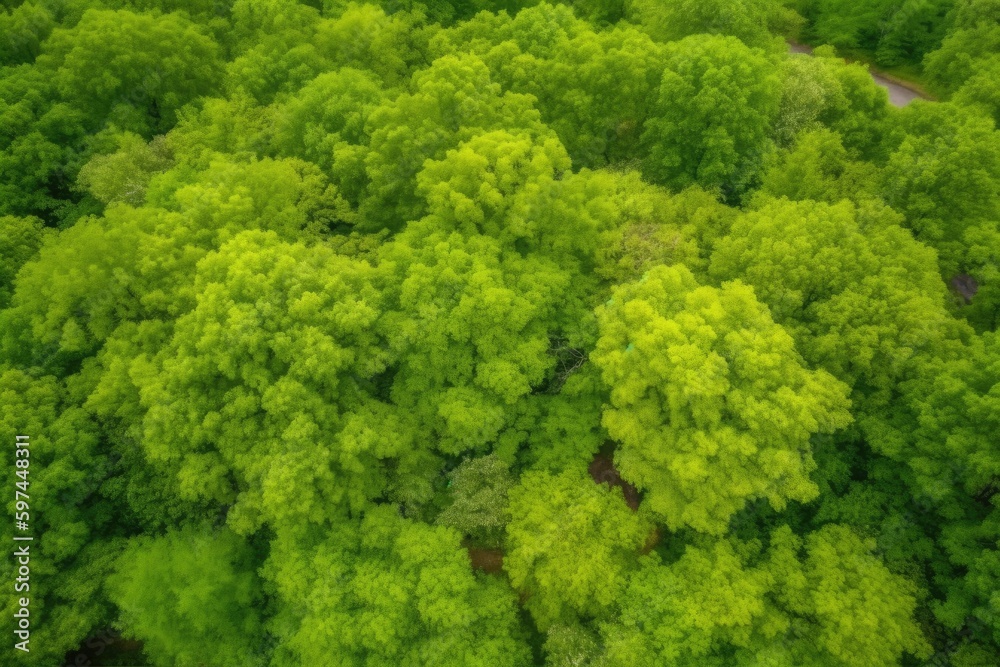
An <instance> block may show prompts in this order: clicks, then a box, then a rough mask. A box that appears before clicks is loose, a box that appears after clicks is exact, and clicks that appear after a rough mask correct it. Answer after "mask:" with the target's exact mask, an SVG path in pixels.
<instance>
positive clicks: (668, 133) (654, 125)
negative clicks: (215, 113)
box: [643, 35, 781, 198]
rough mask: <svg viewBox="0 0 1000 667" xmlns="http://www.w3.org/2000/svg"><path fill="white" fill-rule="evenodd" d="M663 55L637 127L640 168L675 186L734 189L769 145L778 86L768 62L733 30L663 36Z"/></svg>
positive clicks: (730, 192)
mask: <svg viewBox="0 0 1000 667" xmlns="http://www.w3.org/2000/svg"><path fill="white" fill-rule="evenodd" d="M665 60H666V68H665V69H664V72H663V78H662V83H661V84H660V93H659V99H658V101H657V107H656V110H655V111H654V112H653V117H652V118H650V120H649V121H647V123H646V131H645V133H644V134H643V141H644V142H645V144H646V145H647V146H648V147H649V158H648V160H647V162H646V166H645V173H646V174H648V176H649V177H650V178H652V179H654V180H656V181H658V182H661V183H665V184H667V185H669V186H670V187H672V188H675V189H680V188H683V187H686V186H688V185H691V184H693V183H697V184H699V185H701V186H703V187H706V188H720V189H721V190H722V192H723V193H724V194H725V195H726V196H727V197H730V198H733V197H736V196H738V195H739V194H740V193H742V192H743V191H744V190H745V189H746V188H747V187H749V186H750V185H751V183H752V182H753V179H754V177H755V175H756V173H757V171H758V170H759V168H760V164H761V162H762V160H763V159H764V156H765V155H766V154H767V153H768V151H769V150H770V145H771V144H770V142H771V140H770V133H771V124H772V122H773V120H774V117H775V115H776V114H777V111H778V103H779V100H780V94H781V90H780V81H779V79H778V76H777V72H776V69H775V67H774V65H773V64H772V63H771V62H770V61H769V60H768V58H767V57H766V55H765V54H764V52H762V51H760V50H755V49H751V48H749V47H747V46H745V45H744V44H743V43H742V42H740V41H739V40H738V39H736V38H734V37H718V36H707V35H697V36H692V37H686V38H684V39H682V40H681V41H679V42H673V43H671V44H668V45H667V46H666V47H665Z"/></svg>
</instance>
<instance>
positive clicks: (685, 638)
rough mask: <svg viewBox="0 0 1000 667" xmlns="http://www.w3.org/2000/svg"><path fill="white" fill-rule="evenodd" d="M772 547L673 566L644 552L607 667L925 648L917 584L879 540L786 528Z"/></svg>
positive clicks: (879, 656)
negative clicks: (893, 569) (885, 554)
mask: <svg viewBox="0 0 1000 667" xmlns="http://www.w3.org/2000/svg"><path fill="white" fill-rule="evenodd" d="M770 542H771V546H770V548H769V549H768V551H767V553H766V554H763V555H762V556H763V558H761V557H760V556H756V557H755V554H756V552H758V551H759V549H760V547H759V545H755V544H741V543H738V542H735V543H734V542H730V541H726V540H722V541H718V542H715V543H708V544H706V545H705V546H700V547H699V546H688V547H687V548H686V550H685V552H684V554H683V555H682V556H681V558H680V559H679V560H678V561H677V562H675V563H672V564H669V565H661V564H660V563H659V562H658V559H657V558H655V557H653V558H649V559H646V560H645V561H644V563H643V567H642V569H641V570H640V571H639V572H638V573H637V574H636V575H635V576H634V577H633V579H632V582H631V583H630V586H629V591H628V594H627V596H626V597H625V600H626V604H625V608H624V610H623V612H622V616H621V619H620V621H619V622H617V623H609V624H606V625H605V626H604V628H603V632H604V634H605V641H606V642H607V647H608V648H607V651H608V664H615V665H643V664H655V663H665V664H667V663H668V664H676V665H732V664H737V665H771V664H795V665H816V666H817V667H818V666H819V665H844V666H847V665H856V666H858V667H861V666H862V665H895V664H899V659H900V656H901V654H902V653H904V652H906V653H911V654H914V655H916V656H918V657H926V656H927V655H928V647H927V645H926V643H925V642H924V640H923V638H922V636H921V634H920V629H919V627H918V626H917V625H916V624H915V623H914V622H913V621H912V620H911V619H910V614H911V613H912V611H913V609H914V607H915V604H916V600H915V596H914V591H913V589H912V586H911V585H910V584H909V582H907V581H906V580H905V579H902V578H901V577H898V576H896V575H893V574H891V573H890V572H889V571H888V570H886V569H885V567H884V566H883V565H882V564H881V563H879V561H878V560H877V559H876V558H874V557H873V556H872V555H871V553H870V551H871V546H872V545H871V544H866V543H865V542H863V541H862V540H860V539H859V538H858V537H857V536H856V535H855V534H854V533H852V532H851V531H850V530H849V529H848V528H845V527H843V526H837V525H830V526H827V527H825V528H823V529H821V530H819V531H817V532H815V533H811V534H810V535H808V536H807V537H806V539H805V540H802V539H801V538H798V537H796V536H795V535H794V534H793V533H792V532H791V530H789V529H788V528H787V527H782V528H778V529H777V530H775V531H774V532H773V533H772V534H771V536H770ZM803 551H804V554H803ZM757 559H759V561H760V562H759V564H758V565H755V566H751V565H750V562H752V561H753V560H757ZM720 646H722V647H725V649H724V650H723V651H720V650H719V647H720ZM723 656H726V657H723Z"/></svg>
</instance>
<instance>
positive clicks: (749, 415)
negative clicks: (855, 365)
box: [594, 267, 850, 534]
mask: <svg viewBox="0 0 1000 667" xmlns="http://www.w3.org/2000/svg"><path fill="white" fill-rule="evenodd" d="M598 320H599V322H600V326H601V338H600V340H598V342H597V349H596V350H595V352H594V361H595V363H597V365H598V366H599V367H600V368H601V370H602V372H603V375H604V380H605V382H606V383H607V384H608V385H609V386H610V387H611V401H610V405H609V406H608V407H607V408H606V409H605V411H604V426H605V427H606V428H607V429H608V433H610V434H611V437H612V438H614V439H615V440H617V441H619V442H621V443H622V447H621V449H620V450H619V451H618V452H617V453H616V456H615V458H616V460H617V462H618V464H619V465H620V466H621V470H622V474H623V475H624V477H625V478H626V479H628V480H629V481H631V482H632V483H634V484H635V485H636V486H637V487H639V488H640V489H645V490H647V491H648V492H649V496H648V499H647V502H648V503H649V506H650V508H651V509H652V510H653V511H654V512H656V513H657V515H659V516H660V517H662V518H663V519H664V520H665V521H666V523H667V525H668V526H670V527H671V528H672V529H675V530H676V529H678V528H680V527H682V526H691V527H692V528H695V529H696V530H700V531H706V532H710V533H714V534H720V533H723V532H724V531H725V529H726V525H727V523H728V521H729V518H730V517H731V516H732V514H733V513H734V512H737V511H739V510H740V509H742V508H743V506H744V504H745V503H746V502H747V501H748V500H750V499H753V498H758V497H764V498H767V499H768V501H769V502H770V503H771V505H772V506H773V507H774V508H775V509H778V510H780V509H783V508H784V507H785V505H786V504H787V502H788V501H789V500H798V501H802V502H804V501H808V500H812V499H813V498H815V497H816V494H817V489H816V487H815V486H814V485H813V483H812V482H811V481H810V480H809V477H808V475H809V473H810V472H811V471H812V469H813V468H814V467H815V464H814V462H813V460H812V456H811V454H810V450H809V437H810V436H811V435H812V434H813V433H824V432H826V433H828V432H831V431H833V430H835V429H837V428H840V427H843V426H845V425H846V424H847V423H848V422H849V421H850V415H849V413H848V412H847V406H848V403H847V400H846V397H845V393H846V388H845V387H844V386H843V385H842V384H841V383H839V382H837V381H836V380H835V379H834V378H833V377H831V376H830V375H829V374H827V373H825V372H822V371H818V372H817V371H810V370H808V369H807V368H805V367H804V366H803V364H802V362H801V359H800V358H799V356H798V354H797V353H796V352H795V348H794V345H793V343H792V339H791V337H790V336H789V335H788V334H787V333H786V332H785V331H784V330H783V329H782V328H781V327H780V326H779V325H777V324H775V323H774V322H773V321H772V320H771V316H770V314H769V313H768V311H767V308H766V307H765V306H763V305H762V304H760V303H759V302H758V301H757V299H756V298H755V297H754V294H753V290H752V289H750V288H749V287H747V286H746V285H743V284H741V283H738V282H732V283H727V284H724V285H723V287H722V288H721V289H716V288H714V287H701V286H699V285H698V283H697V282H696V281H695V279H694V277H693V276H692V275H691V273H690V271H688V270H687V269H686V268H684V267H670V268H666V267H656V268H654V269H652V270H650V271H649V272H648V273H647V274H646V275H645V276H644V277H643V278H642V279H641V280H639V281H638V282H635V283H630V284H627V285H623V286H621V287H619V288H618V289H616V290H615V291H614V292H613V293H612V297H611V299H610V300H609V301H608V303H607V304H605V305H604V306H603V307H601V308H600V309H599V310H598Z"/></svg>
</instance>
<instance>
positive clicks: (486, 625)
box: [263, 505, 530, 667]
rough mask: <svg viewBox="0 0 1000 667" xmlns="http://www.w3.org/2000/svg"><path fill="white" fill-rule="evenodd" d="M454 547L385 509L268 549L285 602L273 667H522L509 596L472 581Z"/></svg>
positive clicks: (525, 654)
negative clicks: (335, 666) (336, 665)
mask: <svg viewBox="0 0 1000 667" xmlns="http://www.w3.org/2000/svg"><path fill="white" fill-rule="evenodd" d="M459 539H460V537H459V535H458V533H457V532H455V531H454V530H453V529H451V528H446V527H444V526H428V525H426V524H424V523H422V522H415V521H411V520H407V519H404V518H402V517H400V516H399V513H398V511H397V509H396V508H395V507H392V506H388V505H387V506H382V507H378V508H375V509H372V510H371V511H369V512H367V513H366V514H365V516H364V517H363V518H362V519H361V521H360V522H350V521H341V522H337V523H335V524H334V525H333V526H332V530H331V531H329V532H327V533H326V534H324V535H322V536H321V537H320V538H319V539H318V540H317V541H315V543H310V542H309V541H306V540H280V539H279V540H277V541H276V542H274V544H273V549H272V552H271V556H270V558H269V560H268V562H267V564H266V565H265V568H264V570H263V572H264V575H265V576H266V577H267V578H268V580H269V581H271V582H272V584H273V587H274V591H275V593H276V595H277V596H278V598H279V599H280V600H281V601H282V605H281V608H280V611H279V613H278V614H277V616H276V617H275V618H274V619H273V621H272V624H271V630H272V632H274V633H275V634H276V635H277V636H278V638H279V640H280V641H281V648H280V649H279V650H278V651H277V652H276V656H275V660H274V661H273V664H275V665H280V666H284V665H300V664H324V663H329V662H331V661H337V662H340V663H341V664H345V665H378V664H394V665H418V664H419V665H433V666H445V665H446V666H449V667H451V666H454V667H459V666H460V665H472V666H474V667H480V666H481V667H486V666H487V665H501V666H505V667H506V666H509V667H514V666H515V665H523V664H526V663H527V662H529V661H530V658H529V655H530V650H529V648H528V646H527V645H526V643H525V642H524V640H523V639H522V636H521V631H520V628H519V627H518V622H517V615H516V611H515V601H514V595H513V592H512V591H511V590H510V588H509V586H508V585H507V584H506V583H505V582H504V581H503V580H501V579H498V578H495V577H489V576H485V575H476V574H474V573H473V571H472V569H471V567H470V565H469V559H468V555H467V554H466V552H465V550H464V549H462V548H461V546H460V545H459ZM331 628H337V631H332V630H331Z"/></svg>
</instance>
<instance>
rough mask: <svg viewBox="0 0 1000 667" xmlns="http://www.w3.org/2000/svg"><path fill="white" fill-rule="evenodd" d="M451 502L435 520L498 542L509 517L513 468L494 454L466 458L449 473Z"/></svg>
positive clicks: (480, 539)
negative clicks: (511, 469)
mask: <svg viewBox="0 0 1000 667" xmlns="http://www.w3.org/2000/svg"><path fill="white" fill-rule="evenodd" d="M448 477H449V478H448V487H449V488H450V489H451V497H452V502H451V504H450V505H448V507H446V508H445V509H444V511H442V512H441V514H439V515H438V517H437V520H436V523H439V524H441V525H443V526H451V527H452V528H455V529H456V530H458V531H459V532H461V533H462V534H463V535H468V536H470V537H471V538H472V539H474V540H475V541H476V542H479V543H481V544H486V545H488V546H496V545H498V544H499V543H500V540H501V539H502V537H503V532H504V528H505V527H506V526H507V523H508V522H509V521H510V509H509V501H508V498H507V494H508V492H509V491H510V488H511V486H512V485H513V479H512V477H511V474H510V468H509V467H508V465H507V464H506V463H504V462H503V461H502V460H501V459H500V458H498V457H497V456H496V455H495V454H489V455H487V456H481V457H478V458H472V459H466V460H465V461H463V462H462V463H461V464H459V466H458V467H457V468H455V469H454V470H453V471H451V473H450V474H449V476H448Z"/></svg>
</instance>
